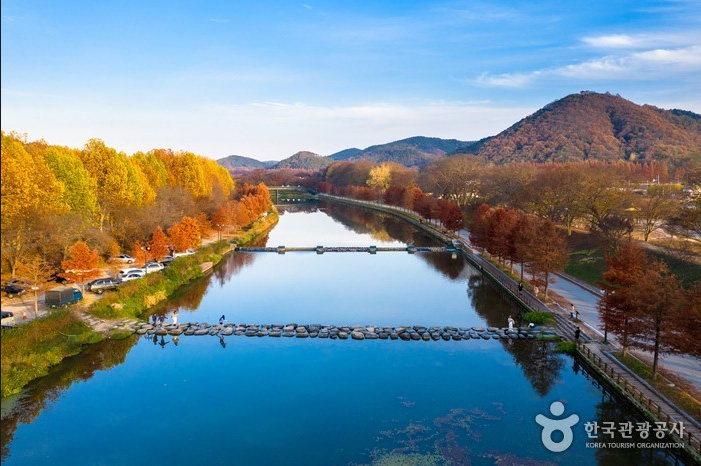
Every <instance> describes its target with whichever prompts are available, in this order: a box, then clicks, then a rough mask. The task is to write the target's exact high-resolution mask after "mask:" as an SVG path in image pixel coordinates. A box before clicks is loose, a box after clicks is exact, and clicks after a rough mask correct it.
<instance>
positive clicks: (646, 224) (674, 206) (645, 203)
mask: <svg viewBox="0 0 701 466" xmlns="http://www.w3.org/2000/svg"><path fill="white" fill-rule="evenodd" d="M680 194H681V185H655V186H651V187H650V188H648V190H647V193H646V195H644V196H641V197H640V198H639V199H637V200H636V202H635V207H636V210H635V217H636V219H637V221H638V224H639V225H640V227H641V230H642V233H643V239H644V240H645V241H647V240H648V238H649V237H650V234H651V233H652V232H653V231H655V230H656V229H657V228H659V227H660V226H661V225H662V224H663V223H664V222H665V221H667V220H668V219H670V218H672V217H673V216H674V215H675V214H676V213H677V211H678V210H679V195H680Z"/></svg>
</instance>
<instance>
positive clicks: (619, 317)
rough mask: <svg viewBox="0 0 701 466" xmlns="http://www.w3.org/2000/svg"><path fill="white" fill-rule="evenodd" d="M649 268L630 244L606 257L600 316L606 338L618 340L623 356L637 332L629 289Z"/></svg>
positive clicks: (643, 258)
mask: <svg viewBox="0 0 701 466" xmlns="http://www.w3.org/2000/svg"><path fill="white" fill-rule="evenodd" d="M648 267H649V264H648V259H647V256H646V255H645V253H644V252H643V250H642V249H641V248H640V247H639V246H637V245H636V244H634V243H632V242H626V243H623V244H621V245H619V246H618V249H617V250H616V251H615V253H613V254H610V255H607V256H606V271H605V272H604V276H603V278H604V281H603V282H602V286H603V288H604V296H603V297H602V298H601V301H600V302H599V314H600V315H601V321H602V322H603V324H604V333H605V335H608V333H609V332H611V333H613V334H614V335H616V336H617V337H618V338H619V342H620V344H621V347H622V348H623V354H624V355H625V353H626V352H627V351H628V348H629V347H630V345H631V342H632V339H633V337H634V335H635V333H636V331H637V329H636V320H635V310H636V307H635V305H634V304H633V302H634V300H633V297H632V291H631V289H632V287H633V285H634V284H635V283H636V281H637V280H638V277H640V276H641V275H642V273H643V271H644V270H645V269H647V268H648Z"/></svg>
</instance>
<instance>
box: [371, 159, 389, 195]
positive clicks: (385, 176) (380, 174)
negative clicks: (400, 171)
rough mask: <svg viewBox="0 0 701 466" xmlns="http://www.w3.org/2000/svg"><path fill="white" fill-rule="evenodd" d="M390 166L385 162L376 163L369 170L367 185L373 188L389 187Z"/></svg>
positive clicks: (382, 188) (383, 188)
mask: <svg viewBox="0 0 701 466" xmlns="http://www.w3.org/2000/svg"><path fill="white" fill-rule="evenodd" d="M391 175H392V173H391V171H390V167H389V165H387V164H384V163H383V164H381V165H377V166H376V167H373V168H372V169H371V170H370V175H369V176H368V180H367V185H368V186H369V187H371V188H373V189H379V190H385V189H387V188H389V181H390V176H391Z"/></svg>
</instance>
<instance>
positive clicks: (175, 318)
mask: <svg viewBox="0 0 701 466" xmlns="http://www.w3.org/2000/svg"><path fill="white" fill-rule="evenodd" d="M173 325H178V310H177V309H176V310H175V311H173Z"/></svg>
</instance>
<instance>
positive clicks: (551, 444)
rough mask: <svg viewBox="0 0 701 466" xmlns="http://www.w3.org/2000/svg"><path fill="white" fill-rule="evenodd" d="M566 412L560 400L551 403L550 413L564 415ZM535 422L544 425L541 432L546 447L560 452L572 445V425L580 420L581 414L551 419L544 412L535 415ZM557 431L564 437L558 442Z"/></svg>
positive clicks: (541, 438)
mask: <svg viewBox="0 0 701 466" xmlns="http://www.w3.org/2000/svg"><path fill="white" fill-rule="evenodd" d="M564 412H565V405H563V404H562V403H560V402H559V401H554V402H553V403H552V404H551V405H550V414H552V415H553V416H555V417H559V416H562V415H563V414H564ZM535 422H537V423H538V424H540V425H541V426H542V427H543V431H542V432H541V434H540V440H541V441H542V442H543V445H544V446H545V448H547V449H548V450H550V451H552V452H554V453H560V452H563V451H565V450H567V449H568V448H569V447H570V445H572V440H574V434H573V433H572V427H574V425H575V424H577V423H578V422H579V416H577V415H576V414H570V415H569V416H568V417H566V418H562V419H551V418H549V417H547V416H545V415H543V414H539V415H537V416H536V417H535ZM555 432H562V439H561V440H560V441H558V442H556V441H555V440H553V434H554V433H555Z"/></svg>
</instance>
